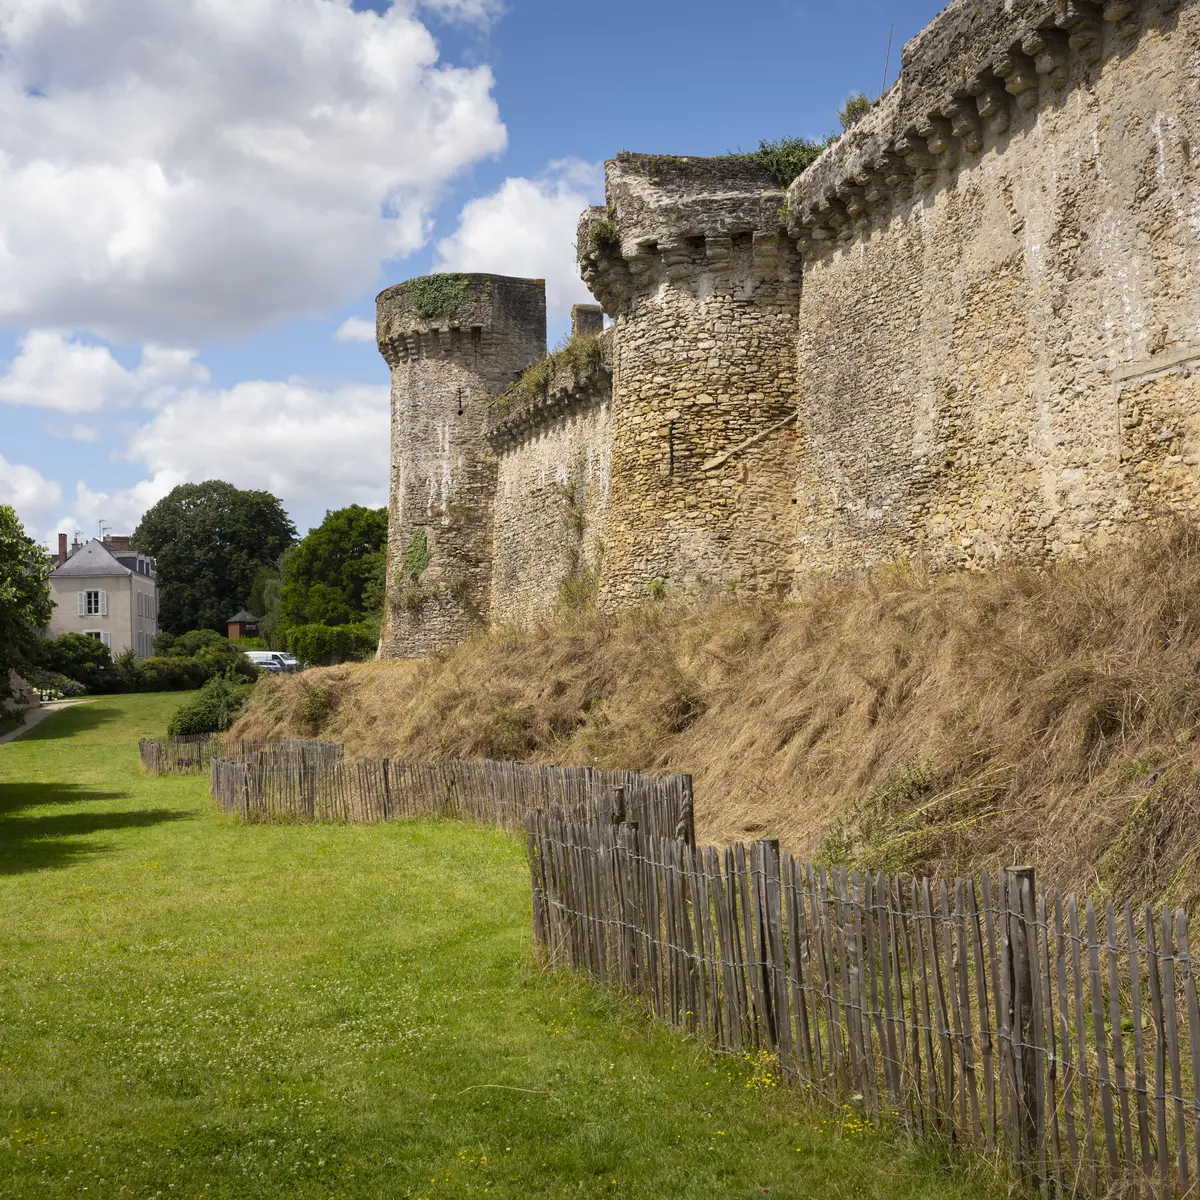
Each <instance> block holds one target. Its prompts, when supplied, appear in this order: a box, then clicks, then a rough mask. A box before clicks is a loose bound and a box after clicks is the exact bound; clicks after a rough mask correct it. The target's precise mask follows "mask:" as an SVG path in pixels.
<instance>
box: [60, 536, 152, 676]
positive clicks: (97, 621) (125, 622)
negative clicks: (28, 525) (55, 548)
mask: <svg viewBox="0 0 1200 1200" xmlns="http://www.w3.org/2000/svg"><path fill="white" fill-rule="evenodd" d="M65 542H66V539H65V538H63V539H62V540H61V541H60V546H59V565H58V566H57V567H55V569H54V570H53V571H51V572H50V597H51V599H52V600H53V601H54V615H53V616H52V617H51V618H50V624H49V625H48V626H47V627H46V634H47V636H48V637H59V636H61V635H62V634H64V633H82V634H84V635H85V636H87V637H94V638H96V640H97V641H101V642H103V643H104V644H105V645H106V646H107V647H108V648H109V650H111V651H112V654H113V657H114V658H115V657H116V656H117V655H118V654H121V653H123V652H124V651H125V650H128V649H130V648H132V649H133V650H135V651H136V652H137V655H138V657H139V658H148V657H149V656H150V655H151V654H153V653H154V637H155V635H156V634H157V633H158V579H157V570H156V568H155V564H154V559H152V558H147V557H146V556H145V555H144V554H138V553H137V552H136V551H134V550H126V549H123V548H110V547H109V546H106V545H105V544H104V543H103V542H101V541H98V540H97V539H95V538H93V539H92V540H91V541H90V542H86V543H85V544H84V545H82V546H79V547H78V548H77V549H74V550H73V552H72V553H71V554H70V555H68V554H67V553H66V545H65Z"/></svg>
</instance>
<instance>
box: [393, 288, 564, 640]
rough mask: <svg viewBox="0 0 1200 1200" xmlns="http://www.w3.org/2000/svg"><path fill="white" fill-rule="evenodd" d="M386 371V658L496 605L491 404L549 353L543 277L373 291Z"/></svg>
mask: <svg viewBox="0 0 1200 1200" xmlns="http://www.w3.org/2000/svg"><path fill="white" fill-rule="evenodd" d="M377 336H378V343H379V349H380V352H381V353H382V354H383V356H384V358H385V359H386V360H387V362H388V364H389V366H390V367H391V371H392V462H391V471H392V478H391V489H390V508H389V529H388V564H387V571H388V587H387V604H386V607H385V611H384V619H383V624H382V629H381V634H380V644H379V654H380V657H382V658H419V657H423V656H425V655H427V654H430V653H432V652H433V651H435V650H439V649H442V648H444V647H446V646H450V645H453V644H455V643H456V642H459V641H461V640H463V639H464V638H465V637H467V636H468V635H469V634H470V633H471V632H472V631H473V630H475V629H477V628H479V627H480V626H481V625H482V624H484V623H485V622H486V620H487V618H488V613H489V611H490V608H491V599H492V596H491V592H492V562H493V555H492V508H493V500H494V497H495V491H496V457H495V454H494V452H493V451H492V448H491V446H490V445H489V443H488V440H487V432H488V422H489V417H488V413H489V405H490V403H491V401H492V400H493V399H494V398H495V397H496V396H497V395H499V394H500V393H501V392H503V391H504V389H505V388H506V387H507V386H508V385H509V384H510V383H512V381H513V380H514V379H515V378H517V377H518V376H519V375H520V373H521V371H522V370H523V369H524V368H525V367H526V366H527V365H528V364H529V363H531V362H534V361H536V360H537V359H540V358H542V357H543V356H544V355H545V353H546V297H545V285H544V283H543V281H542V280H540V279H511V278H507V277H505V276H497V275H463V276H441V277H433V278H432V279H426V280H413V281H410V282H409V283H406V284H400V285H398V286H397V287H393V288H389V289H388V290H387V291H385V292H383V293H381V294H380V296H379V298H378V316H377Z"/></svg>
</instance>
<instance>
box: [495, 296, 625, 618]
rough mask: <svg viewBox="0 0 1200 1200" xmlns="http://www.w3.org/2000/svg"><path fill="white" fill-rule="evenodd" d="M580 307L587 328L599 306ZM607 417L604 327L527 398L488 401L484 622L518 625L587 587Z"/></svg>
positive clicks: (601, 518)
mask: <svg viewBox="0 0 1200 1200" xmlns="http://www.w3.org/2000/svg"><path fill="white" fill-rule="evenodd" d="M588 315H589V317H590V318H591V321H590V323H589V324H588V326H587V328H588V329H590V330H593V331H594V332H593V333H592V336H596V334H597V333H598V331H599V328H600V323H599V319H598V318H599V317H600V314H599V313H598V312H597V313H596V314H594V316H593V315H592V314H588ZM580 324H581V322H580V321H579V320H578V318H577V320H576V327H577V328H578V327H579V325H580ZM611 416H612V339H611V337H610V336H608V335H601V336H600V337H599V340H598V341H597V344H596V355H595V360H594V362H590V363H588V364H587V365H586V366H585V367H583V368H576V367H573V366H570V365H567V366H564V367H562V368H560V369H558V370H556V371H555V372H554V376H553V378H551V379H550V380H549V382H548V384H547V386H546V388H545V391H544V392H540V391H539V392H538V393H536V394H535V396H534V397H533V398H532V400H531V401H530V402H528V403H525V404H518V405H515V406H508V405H497V406H494V408H493V418H492V425H491V428H490V432H489V440H490V442H491V445H492V448H493V450H494V451H495V453H496V456H497V460H498V466H497V483H496V498H495V505H494V514H493V520H492V529H493V534H492V545H493V550H492V553H493V567H492V604H491V613H492V619H493V620H494V621H499V622H511V623H514V624H523V625H528V624H530V623H532V622H534V621H537V620H539V619H541V618H544V617H547V616H549V615H550V614H551V613H553V612H554V610H555V608H556V607H557V606H559V605H560V604H570V603H573V602H578V601H581V600H586V599H588V598H589V597H590V596H592V595H593V594H594V591H595V588H596V584H597V581H598V580H599V578H600V573H601V570H602V565H603V561H604V555H605V549H606V537H607V531H608V514H609V507H610V504H611V499H612V422H611Z"/></svg>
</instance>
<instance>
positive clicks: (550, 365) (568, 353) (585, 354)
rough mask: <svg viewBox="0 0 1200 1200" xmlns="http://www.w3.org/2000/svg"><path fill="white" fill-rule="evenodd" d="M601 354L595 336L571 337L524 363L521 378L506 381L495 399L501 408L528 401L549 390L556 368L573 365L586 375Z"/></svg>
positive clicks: (596, 364)
mask: <svg viewBox="0 0 1200 1200" xmlns="http://www.w3.org/2000/svg"><path fill="white" fill-rule="evenodd" d="M603 357H604V348H603V346H602V344H601V341H600V338H599V337H598V336H596V335H594V334H593V335H590V336H585V337H573V338H571V339H570V340H569V341H567V342H566V343H565V344H564V345H562V346H560V347H559V348H558V349H557V350H555V351H554V352H553V353H552V354H548V355H547V356H546V357H545V358H543V359H542V360H541V362H536V363H534V364H533V366H531V367H527V368H526V369H525V371H524V372H523V373H522V375H521V378H520V379H518V380H517V381H516V382H515V383H512V384H510V385H509V386H508V387H507V388H506V389H505V390H504V392H503V393H502V394H501V395H500V396H499V397H497V399H496V402H495V403H496V405H497V406H498V407H499V408H501V409H506V408H512V407H514V406H518V405H521V404H528V403H532V402H533V401H534V400H537V399H538V398H539V397H542V396H545V395H546V394H547V392H549V390H550V384H551V381H552V380H553V379H554V377H555V375H557V374H558V372H559V371H561V370H564V369H567V368H574V370H576V371H577V372H578V373H579V374H581V375H587V374H589V373H590V372H592V371H594V370H595V369H596V368H597V367H598V366H599V365H600V363H601V360H602V359H603Z"/></svg>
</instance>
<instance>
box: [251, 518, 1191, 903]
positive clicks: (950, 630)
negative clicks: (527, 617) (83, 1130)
mask: <svg viewBox="0 0 1200 1200" xmlns="http://www.w3.org/2000/svg"><path fill="white" fill-rule="evenodd" d="M1198 725H1200V532H1198V531H1195V530H1187V529H1184V528H1182V527H1180V528H1175V529H1168V530H1166V531H1165V532H1151V531H1145V536H1144V537H1143V538H1142V539H1141V541H1140V543H1139V544H1138V545H1137V546H1136V547H1134V548H1133V549H1131V550H1128V551H1124V552H1113V553H1111V554H1109V555H1107V556H1104V557H1098V558H1095V559H1093V560H1091V561H1088V562H1078V563H1065V564H1061V565H1058V566H1054V567H1051V568H1048V569H1045V570H1035V569H1033V568H1030V567H1021V566H1010V567H1005V568H1002V569H1000V570H996V571H993V572H989V573H986V574H982V573H957V574H949V575H941V576H929V575H926V574H923V573H922V572H921V571H919V570H916V569H913V568H910V567H906V566H898V567H893V568H890V569H887V570H881V571H879V572H877V573H876V574H874V575H873V576H871V577H869V578H865V579H856V580H850V581H838V582H826V583H819V582H818V583H814V584H813V585H812V586H811V587H810V589H809V590H808V591H807V592H806V593H805V594H804V595H803V596H802V597H800V598H799V599H796V600H793V601H791V602H790V603H788V604H784V605H764V604H749V603H732V602H727V603H720V604H715V605H712V606H709V607H707V608H701V609H695V608H687V607H685V606H683V605H673V604H671V603H670V602H668V603H665V604H647V605H645V606H644V607H642V608H641V609H639V610H636V611H633V612H631V613H628V614H626V615H625V616H623V617H622V618H621V619H620V620H613V619H610V618H606V617H602V616H598V615H596V614H595V613H584V614H571V615H568V616H565V617H564V618H563V619H561V620H559V621H557V622H551V623H548V624H546V625H545V626H544V627H542V628H540V629H536V630H532V631H529V632H521V631H516V630H505V629H501V630H495V631H492V632H489V633H487V634H482V635H480V636H478V637H476V638H475V639H473V640H472V641H470V642H469V643H467V644H466V645H464V646H462V647H459V648H458V649H456V650H454V651H451V652H449V653H447V654H446V655H444V656H442V657H439V658H435V659H432V660H430V661H427V662H425V663H422V664H420V665H413V664H394V663H367V664H362V665H357V666H347V667H337V668H332V669H330V670H327V671H321V672H306V673H305V674H304V675H302V676H297V677H291V678H287V679H282V680H276V681H272V682H271V683H270V684H269V685H268V686H266V687H264V688H262V689H260V691H259V694H258V695H257V697H256V699H255V702H254V704H253V706H252V708H251V709H250V710H249V711H248V713H247V714H246V716H245V717H244V718H243V720H242V722H241V723H240V726H239V730H240V732H242V733H243V734H244V735H245V736H263V735H265V734H268V733H271V734H286V733H301V734H305V735H309V736H311V735H313V734H318V735H320V736H324V737H329V738H333V739H336V740H345V741H346V742H348V743H349V744H350V745H351V747H352V748H353V749H354V750H355V751H356V752H358V753H360V754H362V755H364V756H383V755H394V756H397V757H416V758H421V757H437V756H444V757H467V758H471V757H495V758H526V759H532V760H538V761H560V762H593V763H596V764H598V765H601V766H605V767H631V768H639V769H643V770H680V771H689V772H691V773H693V774H694V776H695V778H696V793H697V827H698V834H699V836H701V837H702V838H704V839H705V840H708V841H715V842H722V841H734V840H741V839H748V838H753V837H762V836H766V835H770V836H775V837H779V838H780V839H781V840H782V841H783V842H784V844H785V845H787V846H788V847H789V848H791V849H793V850H794V851H797V852H799V853H801V854H804V855H810V856H815V857H821V858H824V859H826V860H830V861H837V862H847V861H853V862H856V863H858V864H860V865H863V866H870V867H872V868H874V869H878V870H894V871H910V872H926V871H928V872H963V873H966V872H968V871H970V870H972V869H978V868H983V867H989V868H994V867H995V866H997V865H1000V864H1009V863H1013V862H1032V863H1034V864H1035V865H1036V866H1037V868H1038V870H1039V874H1040V876H1041V878H1042V879H1043V880H1045V881H1047V882H1053V883H1057V884H1060V885H1062V886H1064V887H1068V888H1078V889H1080V890H1083V891H1086V892H1087V893H1089V894H1091V895H1097V894H1104V893H1108V894H1112V895H1115V896H1116V897H1117V898H1119V899H1134V900H1158V899H1160V898H1161V899H1163V900H1165V901H1166V902H1168V903H1170V904H1172V905H1184V906H1186V907H1188V908H1189V909H1191V910H1193V912H1194V911H1195V909H1196V907H1197V903H1198V901H1200V832H1198V831H1200V822H1198V821H1197V820H1196V817H1197V807H1198V806H1197V800H1196V798H1197V795H1200V738H1198V737H1197V729H1198Z"/></svg>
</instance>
